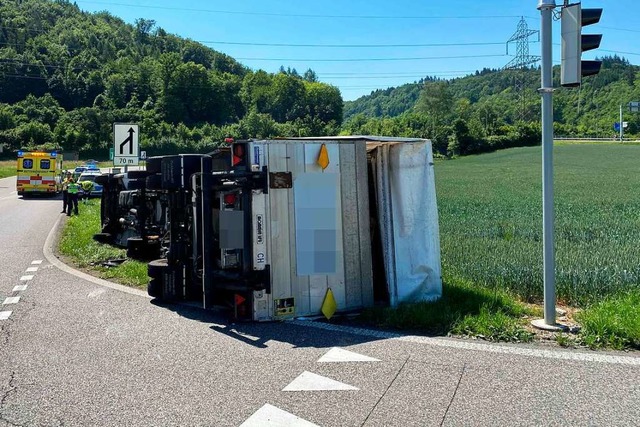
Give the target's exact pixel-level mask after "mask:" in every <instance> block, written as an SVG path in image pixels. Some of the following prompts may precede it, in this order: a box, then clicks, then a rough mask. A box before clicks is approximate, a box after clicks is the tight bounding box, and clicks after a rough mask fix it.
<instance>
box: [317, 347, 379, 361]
mask: <svg viewBox="0 0 640 427" xmlns="http://www.w3.org/2000/svg"><path fill="white" fill-rule="evenodd" d="M379 361H380V359H376V358H374V357H369V356H365V355H364V354H359V353H355V352H353V351H349V350H345V349H343V348H339V347H333V348H332V349H331V350H329V351H328V352H327V353H326V354H325V355H324V356H322V357H321V358H320V359H318V362H323V363H325V362H379Z"/></svg>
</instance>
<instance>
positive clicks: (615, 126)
mask: <svg viewBox="0 0 640 427" xmlns="http://www.w3.org/2000/svg"><path fill="white" fill-rule="evenodd" d="M613 130H615V131H616V132H620V122H615V123H614V124H613Z"/></svg>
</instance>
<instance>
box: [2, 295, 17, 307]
mask: <svg viewBox="0 0 640 427" xmlns="http://www.w3.org/2000/svg"><path fill="white" fill-rule="evenodd" d="M18 301H20V297H7V298H5V299H4V302H3V303H2V304H3V305H5V304H17V303H18Z"/></svg>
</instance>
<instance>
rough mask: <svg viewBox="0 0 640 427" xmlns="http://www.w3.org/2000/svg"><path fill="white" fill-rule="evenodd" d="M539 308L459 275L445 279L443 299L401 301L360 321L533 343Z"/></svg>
mask: <svg viewBox="0 0 640 427" xmlns="http://www.w3.org/2000/svg"><path fill="white" fill-rule="evenodd" d="M538 315H539V313H538V312H537V310H534V309H531V308H529V307H527V306H525V305H524V304H522V303H520V302H519V301H518V300H517V299H516V297H514V296H512V295H511V294H509V293H507V292H505V291H501V290H489V289H486V288H481V287H478V286H476V285H474V284H472V283H471V282H469V281H465V280H463V279H459V278H446V279H445V280H444V284H443V292H442V298H440V299H439V300H438V301H435V302H421V303H415V304H402V305H400V306H399V307H397V308H395V309H393V308H380V307H376V308H371V309H367V310H365V311H364V312H363V313H362V315H361V316H360V318H359V321H361V322H363V323H365V324H369V325H375V326H379V327H385V328H392V329H401V330H408V331H414V332H419V333H427V334H433V335H448V334H455V335H462V336H472V337H478V338H483V339H486V340H489V341H506V342H530V341H532V340H533V338H534V335H533V334H532V333H531V332H529V331H528V330H527V329H526V326H527V325H528V322H529V320H528V316H538Z"/></svg>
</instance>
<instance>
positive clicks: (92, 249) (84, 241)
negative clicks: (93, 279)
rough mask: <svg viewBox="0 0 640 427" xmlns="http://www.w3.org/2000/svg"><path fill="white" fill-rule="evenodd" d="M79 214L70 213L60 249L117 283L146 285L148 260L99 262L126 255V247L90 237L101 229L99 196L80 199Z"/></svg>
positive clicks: (79, 264) (98, 274)
mask: <svg viewBox="0 0 640 427" xmlns="http://www.w3.org/2000/svg"><path fill="white" fill-rule="evenodd" d="M79 207H80V209H79V210H80V215H79V216H72V217H70V218H69V220H68V221H67V224H66V225H65V227H64V229H63V231H62V236H61V239H60V244H59V251H60V253H61V254H62V255H64V256H65V257H67V258H68V259H69V260H71V262H72V263H73V264H74V265H75V266H77V267H79V268H81V269H85V270H90V271H91V272H93V273H96V275H97V276H98V277H101V278H103V279H109V280H113V281H115V282H117V283H120V284H123V285H128V286H133V287H137V288H146V286H147V283H148V281H149V278H148V276H147V264H146V263H143V262H140V261H135V260H131V259H127V260H126V261H125V262H123V263H122V264H120V265H118V266H116V267H103V266H102V262H104V261H108V260H116V259H124V258H126V251H125V250H124V249H118V248H115V247H112V246H109V245H104V244H101V243H98V242H96V241H94V240H93V235H94V234H95V233H99V232H100V200H99V199H92V200H90V201H89V203H88V204H86V205H85V204H83V203H80V206H79Z"/></svg>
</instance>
